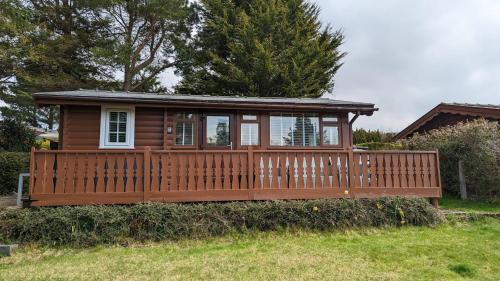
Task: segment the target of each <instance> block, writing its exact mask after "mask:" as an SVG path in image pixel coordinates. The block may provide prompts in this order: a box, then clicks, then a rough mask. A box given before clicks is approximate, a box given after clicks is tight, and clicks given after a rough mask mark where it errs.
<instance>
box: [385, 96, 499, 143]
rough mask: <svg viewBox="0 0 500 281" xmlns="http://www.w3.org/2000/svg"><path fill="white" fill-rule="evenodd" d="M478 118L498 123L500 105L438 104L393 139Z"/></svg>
mask: <svg viewBox="0 0 500 281" xmlns="http://www.w3.org/2000/svg"><path fill="white" fill-rule="evenodd" d="M478 118H484V119H486V120H490V121H500V105H491V104H468V103H440V104H438V105H437V106H436V107H434V108H433V109H431V110H430V111H429V112H427V113H426V114H424V115H423V116H422V117H420V118H418V119H417V120H416V121H415V122H413V123H411V124H410V125H409V126H408V127H406V128H404V129H403V130H402V131H401V132H399V133H398V134H397V135H396V136H394V139H404V138H408V137H411V136H413V135H414V134H415V133H419V134H422V133H425V132H428V131H430V130H434V129H439V128H441V127H446V126H452V125H455V124H457V123H459V122H467V121H469V120H474V119H478Z"/></svg>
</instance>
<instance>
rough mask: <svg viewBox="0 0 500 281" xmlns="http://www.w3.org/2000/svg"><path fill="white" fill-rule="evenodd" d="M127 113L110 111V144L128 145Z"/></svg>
mask: <svg viewBox="0 0 500 281" xmlns="http://www.w3.org/2000/svg"><path fill="white" fill-rule="evenodd" d="M127 114H128V113H127V112H123V111H121V112H120V111H110V112H109V122H108V132H107V133H108V134H109V135H108V142H110V143H126V142H127V118H128V116H127Z"/></svg>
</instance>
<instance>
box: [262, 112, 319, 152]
mask: <svg viewBox="0 0 500 281" xmlns="http://www.w3.org/2000/svg"><path fill="white" fill-rule="evenodd" d="M270 123H271V133H270V135H271V145H278V146H317V145H319V118H318V117H317V116H315V115H310V114H281V115H280V116H271V117H270Z"/></svg>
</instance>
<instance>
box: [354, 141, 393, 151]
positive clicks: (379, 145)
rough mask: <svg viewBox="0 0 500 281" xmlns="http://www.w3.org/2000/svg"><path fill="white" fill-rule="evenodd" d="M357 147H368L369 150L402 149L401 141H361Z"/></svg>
mask: <svg viewBox="0 0 500 281" xmlns="http://www.w3.org/2000/svg"><path fill="white" fill-rule="evenodd" d="M356 146H357V147H366V148H367V149H368V150H402V149H403V145H402V144H401V143H400V142H365V143H359V144H357V145H356Z"/></svg>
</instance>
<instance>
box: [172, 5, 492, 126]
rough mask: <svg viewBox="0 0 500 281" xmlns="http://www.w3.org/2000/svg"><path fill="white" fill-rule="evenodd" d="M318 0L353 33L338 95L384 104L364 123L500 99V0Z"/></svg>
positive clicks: (327, 16) (328, 19) (401, 122)
mask: <svg viewBox="0 0 500 281" xmlns="http://www.w3.org/2000/svg"><path fill="white" fill-rule="evenodd" d="M315 2H316V3H317V4H318V5H319V6H320V8H321V21H322V22H323V23H325V24H326V23H329V24H330V25H332V26H333V27H334V28H335V29H339V28H341V29H342V30H343V31H344V35H345V37H346V38H345V44H344V45H343V46H342V49H343V50H344V51H346V52H348V55H347V56H346V57H345V59H344V66H342V68H341V69H340V70H339V72H338V73H337V75H336V77H335V88H334V90H333V95H334V98H337V99H344V100H353V101H365V102H372V103H375V104H376V106H377V107H379V108H380V110H379V111H378V112H376V113H375V114H374V115H373V116H371V117H361V118H359V119H358V121H356V123H355V125H356V126H357V127H363V128H368V129H382V130H385V131H399V130H401V129H403V128H404V127H406V126H407V125H409V124H410V123H412V122H413V121H414V120H415V119H417V118H418V117H420V116H421V115H423V114H424V113H425V112H427V111H428V110H430V109H431V108H432V107H434V106H436V105H437V104H438V103H440V102H468V103H492V104H500V1H499V0H417V1H401V0H378V1H373V0H330V1H329V0H315ZM166 77H168V78H166V79H164V81H165V83H167V84H168V85H172V84H174V83H175V81H176V80H177V79H172V76H171V75H167V76H166Z"/></svg>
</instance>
